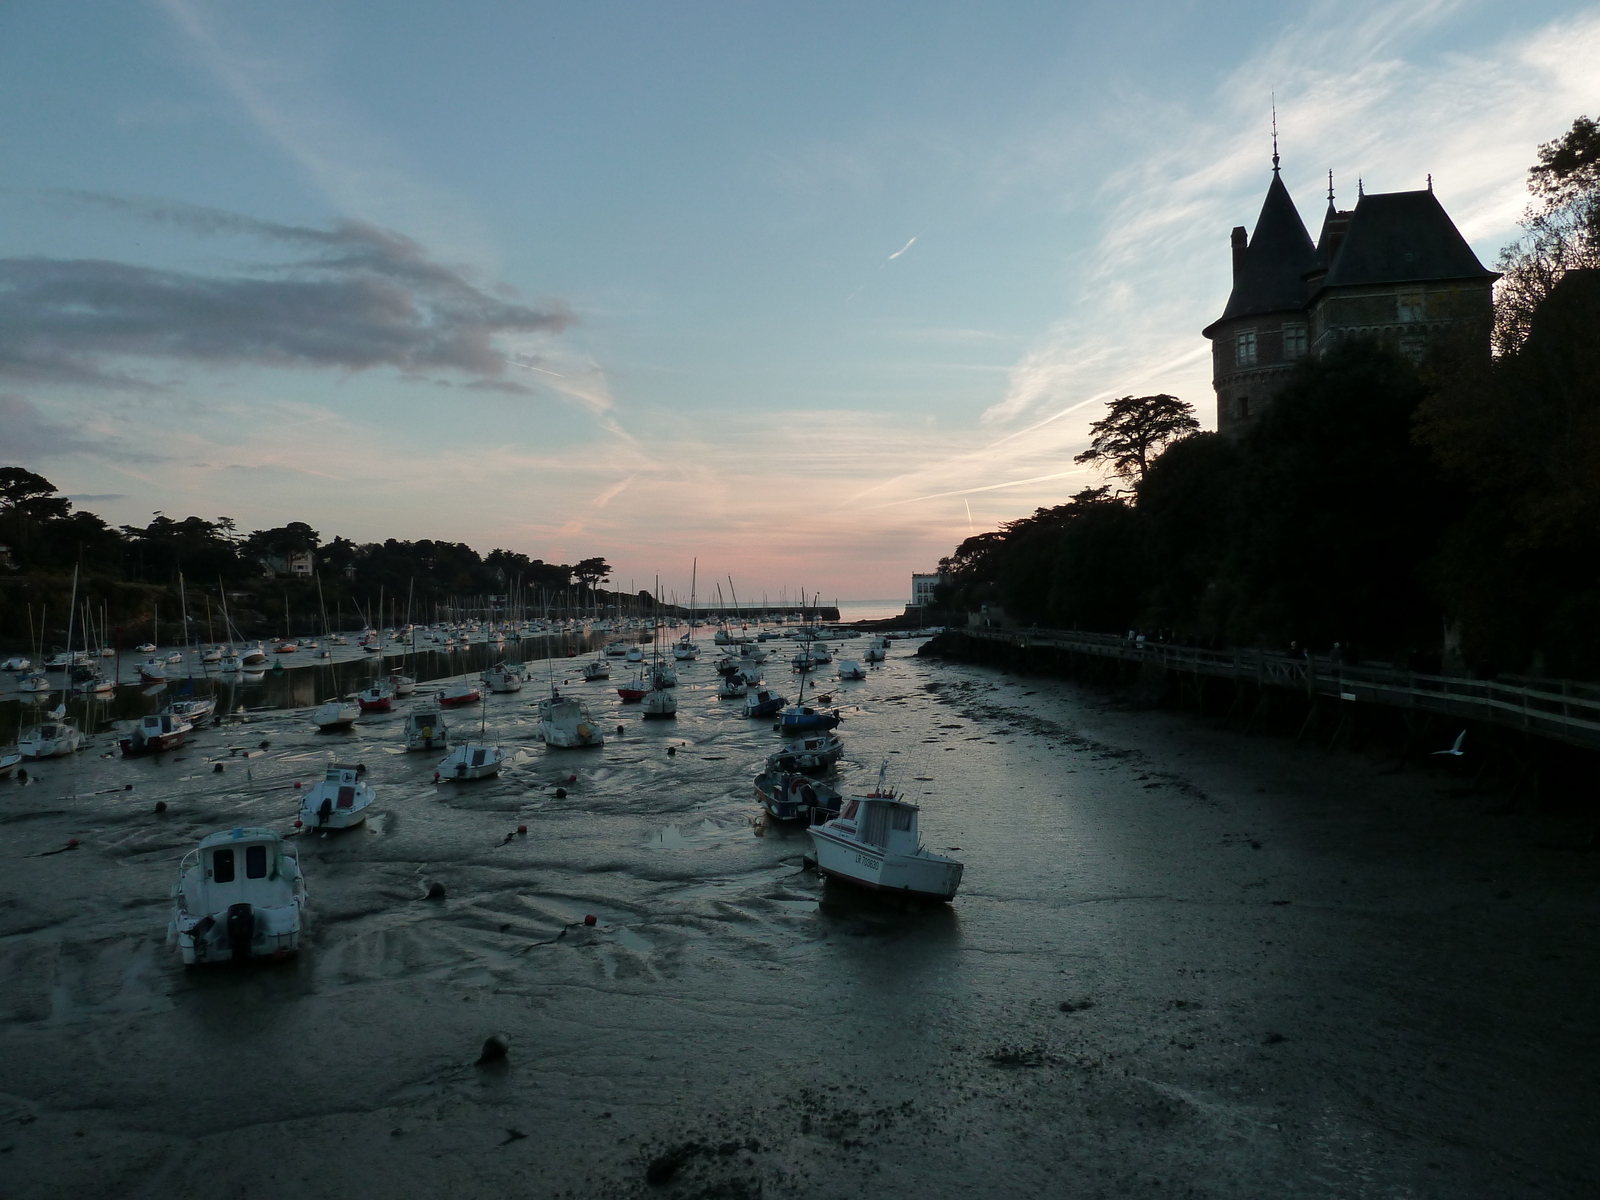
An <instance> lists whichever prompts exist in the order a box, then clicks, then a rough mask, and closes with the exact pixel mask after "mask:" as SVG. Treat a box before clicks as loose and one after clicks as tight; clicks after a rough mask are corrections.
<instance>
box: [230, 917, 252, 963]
mask: <svg viewBox="0 0 1600 1200" xmlns="http://www.w3.org/2000/svg"><path fill="white" fill-rule="evenodd" d="M255 936H256V912H255V909H253V908H251V907H250V905H249V904H247V903H242V902H241V903H239V904H230V905H228V949H229V950H230V951H231V952H232V954H233V960H234V961H235V962H242V961H243V960H244V959H247V958H249V957H250V943H251V942H253V941H254V940H255Z"/></svg>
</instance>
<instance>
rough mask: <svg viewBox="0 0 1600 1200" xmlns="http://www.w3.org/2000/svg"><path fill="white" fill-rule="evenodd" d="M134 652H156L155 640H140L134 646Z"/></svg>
mask: <svg viewBox="0 0 1600 1200" xmlns="http://www.w3.org/2000/svg"><path fill="white" fill-rule="evenodd" d="M133 652H134V653H135V654H154V653H155V652H156V644H155V643H154V642H140V643H139V644H138V645H137V646H135V647H134V648H133Z"/></svg>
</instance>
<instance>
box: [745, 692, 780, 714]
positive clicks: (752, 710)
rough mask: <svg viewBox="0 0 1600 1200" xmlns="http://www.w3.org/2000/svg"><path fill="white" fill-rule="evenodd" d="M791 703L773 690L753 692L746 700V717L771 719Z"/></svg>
mask: <svg viewBox="0 0 1600 1200" xmlns="http://www.w3.org/2000/svg"><path fill="white" fill-rule="evenodd" d="M788 702H789V701H788V699H787V698H785V697H784V696H781V695H779V694H778V693H777V692H776V691H774V690H773V689H771V688H760V689H758V690H757V691H754V692H751V693H750V694H749V695H747V696H745V698H744V715H745V716H747V717H770V716H772V715H773V714H775V713H776V712H778V711H779V710H780V709H781V708H783V706H784V705H785V704H787V703H788Z"/></svg>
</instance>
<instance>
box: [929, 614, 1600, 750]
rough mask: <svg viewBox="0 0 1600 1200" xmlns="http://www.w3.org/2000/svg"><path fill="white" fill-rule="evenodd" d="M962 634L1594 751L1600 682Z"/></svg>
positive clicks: (1074, 635) (1598, 742) (1052, 637)
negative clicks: (1481, 725)
mask: <svg viewBox="0 0 1600 1200" xmlns="http://www.w3.org/2000/svg"><path fill="white" fill-rule="evenodd" d="M956 632H958V633H962V634H965V635H966V636H968V637H973V638H978V639H982V640H985V641H994V642H1000V643H1003V644H1007V645H1011V646H1014V647H1016V648H1018V649H1019V650H1022V651H1026V650H1028V649H1029V648H1035V647H1039V648H1042V647H1050V648H1052V649H1055V650H1061V651H1066V652H1068V653H1072V654H1086V655H1092V656H1094V657H1097V658H1108V659H1118V660H1121V661H1123V662H1129V663H1137V664H1140V665H1141V666H1145V665H1147V666H1150V667H1160V668H1161V669H1163V670H1166V671H1173V672H1178V673H1180V674H1186V675H1194V676H1210V677H1214V678H1222V679H1231V680H1233V681H1234V682H1235V683H1239V684H1254V685H1255V686H1257V687H1260V688H1275V689H1281V690H1288V691H1297V692H1300V693H1301V694H1303V695H1305V696H1306V697H1308V698H1313V699H1314V698H1316V697H1324V698H1328V699H1333V700H1338V701H1341V702H1344V703H1351V704H1380V705H1384V706H1387V707H1390V708H1402V709H1409V710H1412V711H1417V712H1426V713H1438V714H1441V715H1445V716H1451V717H1460V718H1462V719H1465V720H1474V721H1485V722H1489V723H1492V724H1495V725H1501V726H1506V727H1509V728H1513V729H1520V730H1523V731H1525V732H1527V733H1531V734H1537V735H1540V736H1542V737H1548V738H1554V739H1556V740H1558V741H1563V742H1568V743H1571V744H1573V745H1577V746H1585V747H1588V748H1590V749H1600V685H1595V684H1589V683H1577V682H1573V681H1570V680H1559V679H1524V678H1502V679H1494V680H1490V679H1468V678H1465V677H1463V676H1455V675H1425V674H1420V673H1418V672H1415V671H1403V670H1399V669H1396V668H1394V667H1384V666H1349V665H1347V664H1342V663H1337V662H1334V661H1332V660H1331V659H1328V658H1326V657H1323V658H1319V657H1315V656H1311V657H1300V656H1295V655H1289V654H1278V653H1274V652H1272V651H1268V650H1203V649H1200V648H1198V647H1192V646H1169V645H1164V644H1161V643H1157V642H1148V641H1146V642H1138V641H1132V640H1129V639H1128V638H1123V637H1118V636H1116V635H1115V634H1105V633H1079V632H1069V631H1064V630H1046V629H982V628H968V629H964V630H957V631H956Z"/></svg>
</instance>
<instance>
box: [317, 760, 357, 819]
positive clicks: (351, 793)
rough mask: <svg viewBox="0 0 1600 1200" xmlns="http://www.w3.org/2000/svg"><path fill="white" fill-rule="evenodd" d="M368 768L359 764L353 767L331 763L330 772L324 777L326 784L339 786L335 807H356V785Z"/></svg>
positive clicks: (334, 800) (335, 795)
mask: <svg viewBox="0 0 1600 1200" xmlns="http://www.w3.org/2000/svg"><path fill="white" fill-rule="evenodd" d="M366 772H367V769H366V768H365V767H363V766H360V765H359V764H358V765H356V766H353V767H350V766H345V765H343V764H341V763H329V764H328V774H327V775H326V776H325V777H324V779H323V783H324V784H332V785H334V786H335V787H337V789H338V790H337V791H336V792H335V793H334V799H333V806H334V807H335V808H347V809H348V808H354V807H355V806H356V785H357V784H359V783H360V782H361V777H362V776H363V775H365V774H366Z"/></svg>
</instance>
